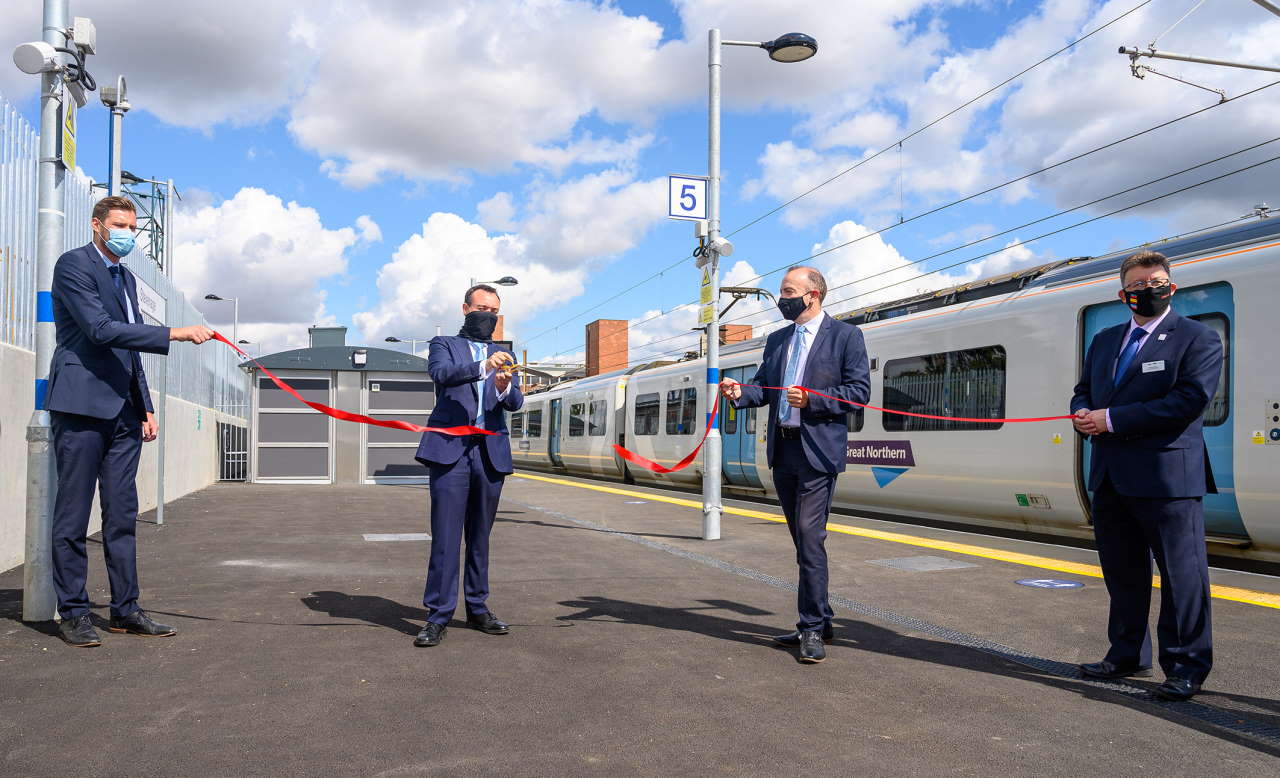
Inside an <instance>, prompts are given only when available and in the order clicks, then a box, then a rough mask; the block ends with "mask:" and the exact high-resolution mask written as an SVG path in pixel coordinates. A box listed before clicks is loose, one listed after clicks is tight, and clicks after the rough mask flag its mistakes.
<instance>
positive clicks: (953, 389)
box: [882, 346, 1005, 432]
mask: <svg viewBox="0 0 1280 778" xmlns="http://www.w3.org/2000/svg"><path fill="white" fill-rule="evenodd" d="M1004 390H1005V350H1004V347H1003V346H987V347H985V348H975V349H968V350H966V351H947V352H942V353H938V354H925V355H923V356H918V357H908V358H906V359H891V360H889V361H888V362H885V364H884V398H883V403H882V404H883V405H884V407H885V408H888V409H889V410H895V411H909V412H911V413H929V414H934V415H937V416H965V417H968V418H977V419H999V418H1003V417H1004ZM882 418H883V424H884V429H885V430H886V431H888V432H912V431H921V432H924V431H938V430H994V429H999V428H1000V427H1001V426H1002V424H1001V423H1000V422H969V421H941V420H938V419H921V418H917V417H914V416H898V415H896V414H891V413H886V414H882Z"/></svg>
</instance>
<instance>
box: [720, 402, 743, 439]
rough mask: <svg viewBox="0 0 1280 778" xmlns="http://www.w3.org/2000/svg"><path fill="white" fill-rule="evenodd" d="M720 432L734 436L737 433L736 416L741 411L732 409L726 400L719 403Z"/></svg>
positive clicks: (731, 405)
mask: <svg viewBox="0 0 1280 778" xmlns="http://www.w3.org/2000/svg"><path fill="white" fill-rule="evenodd" d="M720 407H721V411H720V431H721V432H722V433H724V434H725V435H736V434H737V432H738V414H739V413H742V411H740V410H738V409H737V408H734V407H733V404H732V403H730V402H729V401H728V400H721V401H720Z"/></svg>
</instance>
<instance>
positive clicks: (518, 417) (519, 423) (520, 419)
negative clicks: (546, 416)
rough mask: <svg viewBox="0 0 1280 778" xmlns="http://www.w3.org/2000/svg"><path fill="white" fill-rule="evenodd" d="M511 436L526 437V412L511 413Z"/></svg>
mask: <svg viewBox="0 0 1280 778" xmlns="http://www.w3.org/2000/svg"><path fill="white" fill-rule="evenodd" d="M511 437H513V438H523V437H524V414H523V413H513V414H511Z"/></svg>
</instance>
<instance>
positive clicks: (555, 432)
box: [547, 399, 564, 467]
mask: <svg viewBox="0 0 1280 778" xmlns="http://www.w3.org/2000/svg"><path fill="white" fill-rule="evenodd" d="M550 413H551V418H550V419H548V420H547V456H549V457H550V458H551V464H552V466H554V467H564V460H563V459H562V458H561V457H560V400H559V399H554V400H552V401H551V409H550Z"/></svg>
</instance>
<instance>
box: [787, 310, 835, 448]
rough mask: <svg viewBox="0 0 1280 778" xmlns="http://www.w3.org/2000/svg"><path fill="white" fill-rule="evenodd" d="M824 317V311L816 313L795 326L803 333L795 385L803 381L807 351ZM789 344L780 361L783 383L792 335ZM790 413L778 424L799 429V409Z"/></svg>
mask: <svg viewBox="0 0 1280 778" xmlns="http://www.w3.org/2000/svg"><path fill="white" fill-rule="evenodd" d="M826 315H827V313H826V311H818V315H817V316H814V317H813V318H812V319H810V320H809V321H807V322H805V323H804V324H797V325H796V327H797V329H798V328H800V327H803V328H804V333H803V334H802V335H801V336H800V342H799V345H800V349H801V351H800V361H799V363H797V364H796V385H799V384H800V383H801V382H802V381H803V380H804V368H805V365H807V364H808V363H809V349H811V348H813V339H814V338H816V337H817V336H818V328H819V327H821V326H822V322H823V319H825V318H826ZM789 344H790V345H789V346H788V347H787V358H786V359H784V360H783V361H782V380H783V381H785V380H787V365H788V364H789V363H790V362H791V349H792V348H794V347H795V345H796V337H795V334H794V333H793V334H792V336H791V338H790V339H789ZM782 401H783V402H784V403H785V402H786V401H787V400H786V398H785V397H783V399H782ZM791 411H792V412H791V416H790V417H788V418H787V420H786V421H780V422H778V423H779V424H781V425H782V426H784V427H799V426H800V409H799V408H792V409H791Z"/></svg>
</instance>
